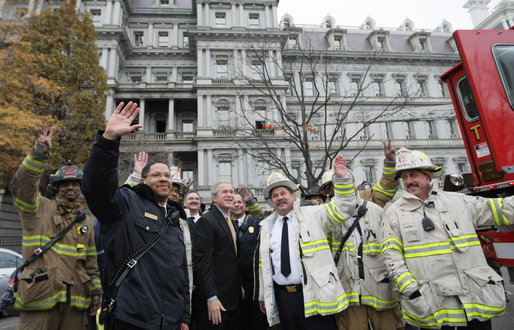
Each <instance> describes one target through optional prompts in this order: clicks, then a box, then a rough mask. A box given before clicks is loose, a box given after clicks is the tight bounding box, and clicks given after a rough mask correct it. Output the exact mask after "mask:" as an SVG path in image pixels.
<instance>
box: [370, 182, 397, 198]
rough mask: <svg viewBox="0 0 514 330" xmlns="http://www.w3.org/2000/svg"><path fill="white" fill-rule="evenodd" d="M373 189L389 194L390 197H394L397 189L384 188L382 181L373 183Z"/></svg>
mask: <svg viewBox="0 0 514 330" xmlns="http://www.w3.org/2000/svg"><path fill="white" fill-rule="evenodd" d="M373 189H374V190H376V191H378V192H381V193H382V194H384V195H386V196H389V197H393V196H394V194H396V189H393V190H388V189H384V187H382V185H381V184H380V182H377V183H376V184H375V185H373Z"/></svg>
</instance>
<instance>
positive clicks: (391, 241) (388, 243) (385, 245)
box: [380, 237, 403, 255]
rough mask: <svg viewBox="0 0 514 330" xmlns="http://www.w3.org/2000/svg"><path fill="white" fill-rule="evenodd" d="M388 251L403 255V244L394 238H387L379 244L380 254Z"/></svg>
mask: <svg viewBox="0 0 514 330" xmlns="http://www.w3.org/2000/svg"><path fill="white" fill-rule="evenodd" d="M389 249H395V250H397V251H398V252H400V253H401V254H402V255H403V243H402V242H401V241H400V240H399V239H398V238H396V237H391V238H388V239H386V240H385V241H383V242H382V244H380V250H381V251H382V254H384V252H385V251H387V250H389Z"/></svg>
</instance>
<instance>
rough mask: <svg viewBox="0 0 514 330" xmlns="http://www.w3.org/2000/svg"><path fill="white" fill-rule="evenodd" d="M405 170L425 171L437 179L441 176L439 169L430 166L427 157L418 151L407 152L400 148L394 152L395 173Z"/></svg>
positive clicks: (432, 165)
mask: <svg viewBox="0 0 514 330" xmlns="http://www.w3.org/2000/svg"><path fill="white" fill-rule="evenodd" d="M405 170H426V171H429V172H431V173H432V176H433V177H439V176H441V174H442V171H441V167H440V166H436V165H434V164H432V162H431V161H430V158H428V156H427V155H426V154H425V153H423V152H421V151H419V150H412V151H411V150H409V149H407V148H404V147H401V148H400V149H398V151H397V152H396V168H395V169H394V172H395V173H400V172H401V171H405Z"/></svg>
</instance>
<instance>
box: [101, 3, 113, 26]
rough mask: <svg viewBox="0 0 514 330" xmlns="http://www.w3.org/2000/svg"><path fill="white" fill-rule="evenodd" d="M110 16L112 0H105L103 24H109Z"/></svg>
mask: <svg viewBox="0 0 514 330" xmlns="http://www.w3.org/2000/svg"><path fill="white" fill-rule="evenodd" d="M111 17H112V1H107V3H106V5H105V14H104V16H103V21H104V24H103V25H110V24H111Z"/></svg>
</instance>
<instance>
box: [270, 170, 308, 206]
mask: <svg viewBox="0 0 514 330" xmlns="http://www.w3.org/2000/svg"><path fill="white" fill-rule="evenodd" d="M277 187H286V188H288V189H290V190H291V191H293V192H294V196H295V198H299V197H300V190H299V189H298V187H297V186H296V184H295V183H294V182H293V181H291V180H289V179H288V178H286V177H284V175H283V174H282V173H278V172H272V173H271V174H270V175H269V176H268V179H266V187H265V188H264V190H263V191H262V193H263V194H264V198H265V199H266V200H268V204H270V205H271V202H270V201H269V200H271V191H272V190H273V189H275V188H277Z"/></svg>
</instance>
